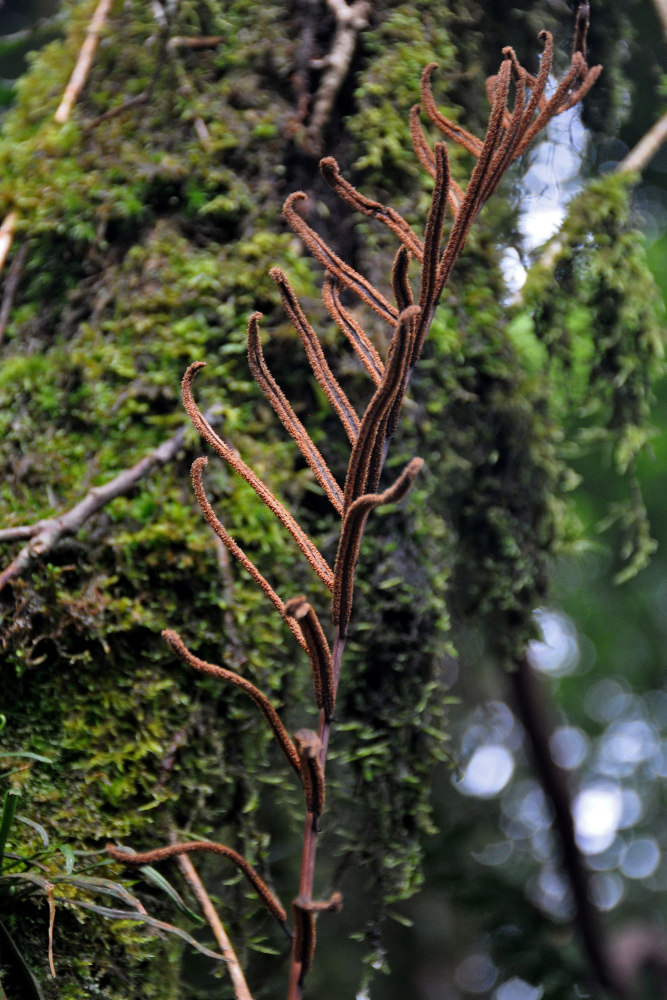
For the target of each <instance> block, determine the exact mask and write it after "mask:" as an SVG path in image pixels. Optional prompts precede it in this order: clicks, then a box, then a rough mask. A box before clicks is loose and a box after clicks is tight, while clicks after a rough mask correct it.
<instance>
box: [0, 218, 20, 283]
mask: <svg viewBox="0 0 667 1000" xmlns="http://www.w3.org/2000/svg"><path fill="white" fill-rule="evenodd" d="M17 221H18V213H17V212H15V211H14V210H12V211H11V212H7V215H6V216H5V218H4V220H3V222H2V225H1V226H0V271H2V269H3V267H4V264H5V261H6V260H7V254H8V253H9V251H10V249H11V246H12V240H13V239H14V231H15V229H16V223H17Z"/></svg>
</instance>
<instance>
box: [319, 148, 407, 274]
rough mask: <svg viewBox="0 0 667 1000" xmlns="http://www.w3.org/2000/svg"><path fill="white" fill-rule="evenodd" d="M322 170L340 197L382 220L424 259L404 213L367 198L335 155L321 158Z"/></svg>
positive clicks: (326, 179)
mask: <svg viewBox="0 0 667 1000" xmlns="http://www.w3.org/2000/svg"><path fill="white" fill-rule="evenodd" d="M320 170H321V171H322V176H323V177H324V179H325V181H326V182H327V184H328V185H329V187H331V188H332V189H333V190H334V191H335V192H336V194H337V195H338V196H339V198H342V199H343V201H345V202H347V204H348V205H351V206H352V208H354V209H356V210H357V211H358V212H361V213H362V214H363V215H366V216H369V217H370V218H373V219H377V220H378V221H379V222H382V223H383V224H384V225H385V226H387V227H388V228H389V229H391V231H392V233H394V234H395V235H396V236H398V238H399V240H400V241H401V242H402V243H404V244H405V246H406V247H407V248H408V250H409V251H410V253H411V254H412V255H413V256H414V257H416V258H417V260H421V259H422V250H423V248H422V243H421V240H420V239H419V237H418V236H417V235H416V233H413V231H412V230H411V229H410V226H409V225H408V223H407V222H406V220H405V219H404V218H403V216H402V215H399V213H398V212H396V211H395V210H394V209H393V208H388V207H387V206H386V205H382V204H381V203H380V202H379V201H373V200H372V199H371V198H366V197H365V196H364V195H363V194H361V192H360V191H357V189H356V188H355V187H354V186H353V185H352V184H350V182H349V181H346V180H345V178H344V177H343V176H342V174H341V173H340V170H339V168H338V164H337V163H336V161H335V159H334V158H333V156H326V157H325V158H324V159H323V160H320Z"/></svg>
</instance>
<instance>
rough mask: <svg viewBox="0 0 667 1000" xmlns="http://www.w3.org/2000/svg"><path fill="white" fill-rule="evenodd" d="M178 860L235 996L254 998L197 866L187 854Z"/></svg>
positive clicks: (178, 856) (241, 999)
mask: <svg viewBox="0 0 667 1000" xmlns="http://www.w3.org/2000/svg"><path fill="white" fill-rule="evenodd" d="M169 839H170V840H171V842H172V844H175V843H176V835H175V834H174V833H172V834H171V836H170V838H169ZM176 861H177V864H178V867H179V868H180V869H181V874H182V875H183V878H184V879H185V881H186V882H187V883H188V885H189V886H190V888H191V889H192V892H193V894H194V896H195V898H196V900H197V902H198V903H199V905H200V907H201V911H202V913H203V914H204V916H205V917H206V920H207V922H208V925H209V927H210V928H211V930H212V931H213V936H214V938H215V940H216V941H217V942H218V947H219V948H220V951H221V952H222V954H223V956H224V959H225V962H226V963H227V971H228V972H229V978H230V979H231V981H232V985H233V987H234V996H235V997H236V1000H252V996H251V995H250V990H249V989H248V984H247V983H246V980H245V976H244V975H243V969H242V968H241V966H240V965H239V960H238V958H237V957H236V952H235V951H234V949H233V948H232V944H231V942H230V940H229V938H228V937H227V932H226V930H225V928H224V927H223V925H222V921H221V920H220V917H219V916H218V914H217V912H216V909H215V907H214V906H213V903H212V902H211V897H210V896H209V894H208V893H207V891H206V889H205V888H204V884H203V882H202V880H201V879H200V878H199V875H198V874H197V871H196V869H195V866H194V865H193V864H192V861H191V860H190V858H189V857H188V856H187V854H179V855H177V858H176Z"/></svg>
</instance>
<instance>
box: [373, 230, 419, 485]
mask: <svg viewBox="0 0 667 1000" xmlns="http://www.w3.org/2000/svg"><path fill="white" fill-rule="evenodd" d="M426 228H427V232H428V225H427V227H426ZM409 264H410V255H409V253H408V251H407V250H406V249H405V247H399V250H398V253H397V254H396V257H395V258H394V266H393V268H392V272H391V284H392V288H393V290H394V296H395V298H396V302H397V304H398V308H399V310H400V311H401V312H403V311H404V310H405V309H409V308H410V307H411V306H412V305H414V298H413V295H412V288H411V287H410V281H409V278H408V268H409ZM424 266H425V265H424ZM423 322H424V315H423V313H422V315H421V316H420V317H419V319H416V318H415V319H414V320H413V330H412V340H413V343H414V338H415V334H416V330H418V329H419V324H420V323H423ZM409 377H410V363H409V361H408V364H407V365H406V367H405V370H404V372H403V379H402V382H401V386H400V388H399V390H398V392H397V394H396V400H395V402H394V405H393V407H392V409H391V410H390V411H388V412H387V413H386V415H385V417H384V419H383V421H382V424H381V425H380V427H379V428H378V435H377V438H376V441H377V442H378V444H379V447H375V448H374V449H373V454H372V457H371V462H370V466H369V476H368V484H367V491H373V490H376V489H377V488H378V484H379V482H380V476H381V475H382V466H383V465H384V459H385V455H386V447H387V445H386V442H387V439H388V438H390V437H392V436H393V434H394V433H395V431H396V427H397V425H398V419H399V416H400V413H401V405H402V403H403V397H404V395H405V391H406V389H407V385H408V378H409Z"/></svg>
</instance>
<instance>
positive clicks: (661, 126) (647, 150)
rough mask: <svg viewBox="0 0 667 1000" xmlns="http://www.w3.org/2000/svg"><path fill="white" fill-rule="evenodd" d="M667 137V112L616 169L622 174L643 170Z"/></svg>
mask: <svg viewBox="0 0 667 1000" xmlns="http://www.w3.org/2000/svg"><path fill="white" fill-rule="evenodd" d="M666 139H667V112H666V113H665V114H664V115H663V116H662V118H659V119H658V121H657V122H656V123H655V125H652V126H651V128H650V129H649V130H648V132H646V134H645V135H643V136H642V138H641V139H640V140H639V142H638V143H637V145H636V146H634V147H633V148H632V149H631V150H630V152H629V153H628V154H627V156H624V157H623V159H622V160H621V162H620V163H619V164H618V165H617V167H616V169H617V171H618V172H619V173H620V174H624V173H631V172H632V171H638V172H639V171H642V170H643V169H644V168H645V167H647V166H648V165H649V163H650V162H651V160H652V159H653V157H654V156H655V155H656V153H657V152H658V150H659V149H660V147H661V146H662V144H663V142H665V140H666Z"/></svg>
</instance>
